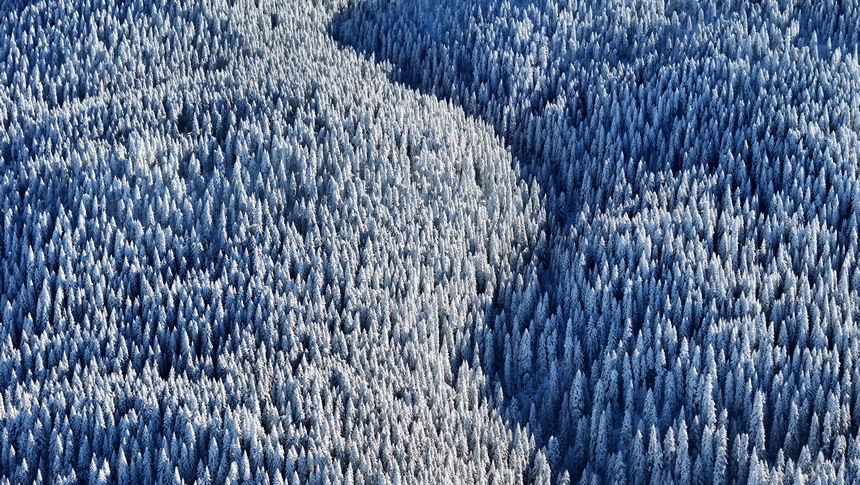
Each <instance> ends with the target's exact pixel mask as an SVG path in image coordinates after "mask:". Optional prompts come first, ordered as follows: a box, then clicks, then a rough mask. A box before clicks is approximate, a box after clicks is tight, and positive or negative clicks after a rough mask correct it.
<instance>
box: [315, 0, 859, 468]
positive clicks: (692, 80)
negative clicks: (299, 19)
mask: <svg viewBox="0 0 860 485" xmlns="http://www.w3.org/2000/svg"><path fill="white" fill-rule="evenodd" d="M858 25H860V12H858V10H857V7H856V5H848V4H837V3H835V2H800V3H791V2H789V3H785V2H782V3H778V2H765V3H763V4H758V3H754V2H743V1H731V2H700V3H693V2H626V1H606V2H578V1H571V2H567V1H562V2H555V1H552V0H548V1H544V0H539V1H535V2H498V3H490V4H488V3H485V2H460V3H458V4H457V5H450V4H446V3H440V2H426V1H412V2H409V1H406V2H381V1H380V2H360V3H358V4H357V5H356V6H355V7H354V8H352V9H350V10H347V11H346V12H345V13H343V14H342V15H341V17H340V18H339V19H338V21H336V22H335V24H334V25H333V26H332V28H331V31H332V33H333V35H335V36H336V37H337V38H338V39H340V40H341V42H343V43H344V44H346V45H351V46H354V47H355V48H357V49H358V50H360V51H363V52H365V53H366V54H373V56H374V58H375V59H381V60H388V61H390V62H391V64H392V65H393V70H392V74H391V77H392V79H393V80H395V81H398V82H402V83H404V84H406V85H409V86H412V87H414V88H417V89H419V90H421V91H423V92H426V93H432V94H434V95H436V96H439V97H442V98H447V99H451V100H452V101H453V102H454V104H456V105H459V106H461V107H462V108H463V109H464V111H466V112H467V113H468V114H471V115H473V116H476V117H478V118H481V119H484V120H485V121H487V122H488V123H489V124H491V125H493V127H494V128H495V129H496V131H497V132H498V133H499V134H500V135H501V136H502V137H503V138H504V140H505V143H506V144H507V145H508V146H510V147H511V150H512V153H513V154H514V156H515V159H517V160H518V161H519V163H520V166H521V167H523V171H524V172H525V177H526V180H528V181H529V183H530V184H531V185H535V184H537V185H539V187H540V191H539V192H534V191H533V192H532V193H533V194H534V193H539V194H540V195H541V196H543V197H544V199H542V201H543V202H544V204H545V207H546V211H547V224H546V226H545V227H546V230H545V231H546V234H547V246H546V247H547V248H548V251H546V250H545V251H536V254H537V255H538V260H537V262H533V264H529V265H527V266H526V267H523V268H522V269H520V270H518V274H520V275H522V278H521V279H520V278H519V276H518V277H517V278H514V279H512V280H510V281H504V282H502V286H501V288H500V290H499V292H500V297H499V298H498V304H497V305H496V306H495V307H494V308H495V310H496V315H497V317H496V318H495V319H494V322H493V323H494V327H493V333H494V338H493V349H494V350H493V351H494V353H495V356H494V358H493V360H492V363H490V361H489V359H485V368H486V370H485V373H486V374H487V375H493V376H497V378H498V379H499V380H500V384H501V387H502V388H503V389H504V390H505V393H506V394H505V396H506V398H508V399H510V401H509V402H508V403H507V406H506V408H505V413H506V416H508V417H509V418H510V419H511V422H512V423H513V422H518V423H523V424H527V425H528V426H529V431H530V432H531V433H532V434H533V435H534V436H535V440H536V444H537V446H538V447H539V448H541V449H542V452H543V455H544V456H549V455H550V454H551V453H550V452H549V451H548V449H549V448H550V446H552V447H553V449H558V450H561V451H560V453H559V454H560V455H561V459H560V460H559V461H558V462H557V463H553V467H552V470H553V473H554V477H558V478H559V479H561V478H563V477H564V474H563V472H565V471H566V472H567V473H568V474H569V475H568V476H569V478H570V479H572V480H573V481H579V482H580V483H613V482H615V481H618V480H620V481H621V482H625V481H626V482H628V483H672V482H674V483H691V482H693V483H764V482H771V483H773V482H776V483H807V482H810V483H811V482H813V481H814V480H817V479H821V480H824V481H825V482H827V483H836V482H837V481H842V482H852V481H856V480H857V479H858V478H857V476H858V475H857V471H858V470H857V467H858V462H857V453H858V450H860V443H858V442H857V439H858V424H860V422H858V421H857V413H858V411H857V408H856V407H857V405H858V401H857V387H856V385H855V384H854V383H853V379H854V377H853V376H856V375H857V368H856V363H855V359H856V355H857V351H858V347H857V345H858V344H857V339H856V337H855V336H854V333H855V332H856V329H855V324H854V320H855V318H856V311H857V309H856V304H855V301H856V300H857V294H856V292H857V291H858V287H857V285H856V283H857V282H858V281H860V280H858V279H857V277H856V275H857V274H858V267H857V265H856V252H857V229H858V228H857V202H856V201H857V193H858V183H857V175H856V170H857V162H858V153H860V152H858V148H860V143H858V136H857V135H858V130H860V118H858V115H857V113H858V111H857V108H856V99H857V96H858V93H860V78H858V76H860V66H858V57H857V47H858V43H860V42H858V32H860V29H858V28H857V26H858ZM410 50H411V52H410ZM553 368H555V369H557V370H556V372H555V373H553V372H552V371H551V369H553ZM547 369H550V370H549V371H547ZM825 415H826V416H828V417H826V418H825V417H824V416H825ZM825 422H827V423H829V425H827V424H824V423H825ZM825 443H827V444H826V445H825ZM535 463H537V462H535ZM541 466H542V462H541Z"/></svg>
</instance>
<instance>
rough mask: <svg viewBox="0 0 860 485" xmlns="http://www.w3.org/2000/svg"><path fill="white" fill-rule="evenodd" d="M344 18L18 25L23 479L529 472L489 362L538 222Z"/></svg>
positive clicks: (196, 16) (523, 445) (470, 144)
mask: <svg viewBox="0 0 860 485" xmlns="http://www.w3.org/2000/svg"><path fill="white" fill-rule="evenodd" d="M335 7H336V6H316V7H315V6H312V5H309V4H304V3H295V4H293V3H290V4H284V3H283V2H278V3H274V2H272V3H263V4H258V3H255V2H250V3H236V4H232V3H226V2H206V3H203V4H199V5H193V6H188V7H180V6H178V4H170V3H167V4H163V3H155V4H143V3H140V2H128V3H120V4H107V3H93V2H67V3H61V4H56V5H55V4H50V3H45V2H42V3H34V4H31V5H27V6H26V7H24V6H22V8H20V9H18V10H15V9H13V8H12V7H9V6H7V7H3V9H4V14H3V18H4V20H3V24H2V38H3V39H4V41H3V42H2V43H0V58H2V59H3V60H2V61H0V62H2V64H0V72H2V73H4V74H0V76H5V77H3V82H2V83H0V122H2V127H3V129H0V157H2V174H0V204H2V215H0V221H2V241H0V250H2V252H0V254H2V256H0V288H2V291H0V306H2V309H0V312H2V313H0V314H2V326H0V450H2V451H0V478H2V481H3V483H34V482H40V483H144V484H149V483H171V484H172V483H185V484H190V483H200V484H206V483H213V484H222V483H260V484H264V483H268V484H278V483H290V484H294V483H295V484H297V483H356V484H359V483H428V482H432V481H436V482H439V483H457V482H461V481H462V482H464V483H465V482H491V481H495V482H497V483H517V482H522V481H523V480H528V479H529V477H531V476H532V475H531V469H530V468H528V465H529V462H530V460H531V457H532V454H533V452H534V442H533V440H532V439H531V438H530V435H529V434H528V432H527V431H525V429H523V428H521V427H517V426H507V425H506V423H505V421H504V419H503V417H502V416H501V414H500V411H499V410H500V409H501V408H500V406H499V403H497V402H496V396H497V395H498V396H501V394H498V393H496V392H495V389H494V388H493V387H491V386H490V384H489V380H488V379H487V378H486V376H485V375H484V374H483V368H482V367H481V364H480V362H481V359H482V355H481V352H482V350H481V349H483V348H484V342H485V341H486V340H488V339H491V337H490V335H491V334H490V333H489V327H488V326H487V323H486V318H487V315H488V312H489V306H490V305H491V304H492V299H493V296H494V295H495V294H496V291H497V288H498V286H499V284H500V281H502V280H504V279H510V278H511V277H512V274H513V270H514V268H517V267H520V266H522V262H521V260H522V259H523V258H528V257H529V255H530V254H531V249H530V248H531V247H532V246H534V245H535V244H536V242H537V241H538V239H539V231H540V226H541V224H542V215H541V213H540V210H539V207H537V206H536V205H535V204H534V203H532V202H531V201H532V198H531V197H530V195H529V188H528V187H527V186H526V184H525V183H524V182H522V181H521V180H520V178H519V177H518V174H517V171H516V168H515V164H514V163H513V160H512V158H511V156H510V154H509V153H508V152H507V151H506V150H505V148H504V146H503V145H502V144H501V143H500V141H499V139H498V137H497V136H496V135H495V134H494V133H493V131H492V129H491V128H490V127H488V126H486V125H484V124H482V123H481V122H477V121H475V120H473V119H471V118H468V117H467V116H466V115H465V114H464V113H463V112H462V110H458V109H454V108H453V107H452V106H451V105H450V103H447V102H440V101H438V100H435V99H432V98H428V97H425V96H421V95H420V94H418V93H415V92H414V91H412V90H409V89H406V88H403V87H400V86H395V85H392V84H391V83H390V82H388V80H387V79H386V77H385V73H384V72H383V71H382V70H380V69H379V67H377V66H375V65H374V64H372V63H369V62H367V61H365V60H364V59H362V58H361V57H360V56H358V55H356V54H355V53H351V54H350V53H344V52H343V51H342V50H341V49H340V48H339V47H338V45H337V44H336V42H335V41H334V40H333V39H332V38H331V37H330V36H329V35H328V34H327V32H326V28H327V25H328V23H329V22H330V20H331V17H332V15H333V13H334V11H335ZM476 348H477V350H475V349H476ZM499 399H503V397H499ZM542 470H543V471H542V472H541V473H543V475H541V476H547V474H548V473H549V468H544V469H542Z"/></svg>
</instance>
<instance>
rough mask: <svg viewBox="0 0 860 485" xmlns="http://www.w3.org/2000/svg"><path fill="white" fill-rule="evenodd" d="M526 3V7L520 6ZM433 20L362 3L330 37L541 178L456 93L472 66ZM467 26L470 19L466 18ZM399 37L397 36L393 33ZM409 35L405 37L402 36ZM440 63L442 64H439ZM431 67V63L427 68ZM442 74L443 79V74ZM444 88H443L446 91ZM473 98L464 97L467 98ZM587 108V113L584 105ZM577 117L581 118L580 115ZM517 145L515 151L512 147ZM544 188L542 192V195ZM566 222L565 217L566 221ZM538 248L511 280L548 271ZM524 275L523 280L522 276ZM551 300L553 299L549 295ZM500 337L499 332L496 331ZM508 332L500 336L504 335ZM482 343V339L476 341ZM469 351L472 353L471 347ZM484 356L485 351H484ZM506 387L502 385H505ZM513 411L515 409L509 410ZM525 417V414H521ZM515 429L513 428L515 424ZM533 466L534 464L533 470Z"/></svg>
mask: <svg viewBox="0 0 860 485" xmlns="http://www.w3.org/2000/svg"><path fill="white" fill-rule="evenodd" d="M519 3H522V4H525V3H526V2H519ZM434 20H435V19H434V18H433V15H432V14H431V13H429V12H423V11H422V7H421V5H420V2H419V1H418V0H407V1H399V2H389V1H387V0H369V1H366V2H361V3H359V4H357V5H354V6H351V7H349V8H347V9H344V10H343V11H341V12H340V13H339V14H337V15H336V16H335V17H334V20H333V21H332V23H331V24H330V26H329V34H330V35H331V36H332V37H333V38H334V39H335V40H336V41H337V42H338V43H339V44H340V45H341V46H350V47H353V48H354V49H355V50H356V51H358V52H359V53H360V54H362V55H364V56H365V58H366V59H367V60H368V61H372V62H386V61H387V62H390V63H391V64H392V70H391V71H390V73H389V79H390V81H391V82H393V83H399V84H403V85H405V86H408V87H410V88H411V89H414V90H416V91H419V92H421V93H423V94H426V95H433V96H436V97H438V98H440V99H447V100H450V101H451V102H452V103H453V104H454V105H455V106H458V107H461V108H463V109H464V111H465V112H466V114H467V115H468V116H473V117H475V118H478V119H481V120H483V121H485V122H486V123H488V124H489V125H491V126H493V127H494V130H495V132H496V133H497V134H498V135H499V137H500V139H501V140H502V141H503V142H504V143H505V144H506V145H508V146H509V147H512V150H511V151H512V153H513V156H514V159H515V160H517V161H518V163H519V166H520V169H521V177H522V178H524V179H526V181H528V182H532V181H533V179H535V174H536V173H540V170H535V169H536V168H537V167H533V166H532V165H535V164H537V163H540V162H539V160H540V157H539V156H538V155H537V154H536V153H532V152H529V151H528V150H527V149H526V147H525V146H524V144H520V143H516V142H514V143H512V142H511V139H510V135H511V134H510V133H508V132H506V131H505V130H504V129H502V128H501V127H499V126H494V124H493V120H492V119H490V118H488V117H487V116H483V115H482V113H483V112H485V111H486V109H487V106H486V105H474V106H466V105H465V104H464V100H463V99H461V98H460V97H459V96H458V95H457V93H456V92H452V90H454V91H455V90H456V88H455V87H453V86H454V85H472V82H473V75H474V74H473V66H472V65H471V62H470V61H469V60H468V59H465V58H462V57H459V56H457V57H455V58H452V57H449V46H448V45H446V43H445V42H443V41H442V40H441V38H442V37H443V35H438V34H437V32H436V31H435V27H434ZM462 20H463V21H465V20H466V19H462ZM394 32H397V33H398V34H395V33H394ZM404 33H406V34H404ZM395 35H406V36H412V37H410V38H409V42H411V44H410V45H411V46H413V47H414V48H413V49H412V50H411V52H407V49H405V48H401V46H400V42H399V41H397V40H395V41H392V42H388V39H389V37H390V36H395ZM440 60H441V61H440ZM428 64H432V67H429V66H428ZM440 73H441V74H440ZM439 76H441V78H442V83H439V82H434V78H435V77H439ZM443 86H444V87H443ZM471 94H472V93H462V95H463V96H464V97H466V98H468V97H469V96H470V95H471ZM546 101H547V99H541V102H540V103H536V105H535V106H534V107H533V108H532V110H531V111H530V112H528V113H519V114H518V115H519V116H520V117H522V118H523V119H525V118H526V117H528V116H529V115H530V114H536V113H539V111H540V110H541V109H542V106H538V105H537V104H545V103H546ZM581 102H582V103H583V106H582V108H583V110H584V100H582V101H581ZM578 116H582V113H581V112H580V113H579V114H578ZM512 145H513V146H512ZM536 181H537V182H538V184H539V185H540V183H541V182H544V183H546V182H548V181H544V180H541V178H539V177H538V179H537V180H536ZM543 192H544V191H543V189H541V193H543ZM563 220H564V219H563V218H562V221H563ZM551 227H552V223H551V222H549V223H547V224H546V227H544V228H543V229H544V231H545V232H549V230H550V228H551ZM534 249H535V248H528V250H527V253H528V254H525V255H524V258H523V261H525V263H524V264H523V267H521V268H514V274H513V275H512V279H515V278H516V276H517V274H522V273H524V272H525V271H527V268H528V266H529V264H528V262H529V261H532V260H533V261H532V262H533V263H534V265H535V267H536V270H537V271H538V272H539V273H538V274H540V273H541V272H543V270H544V268H543V267H544V266H546V264H548V261H545V259H548V256H547V255H538V254H536V253H535V252H534ZM524 276H525V275H524ZM544 279H545V278H542V277H539V278H538V281H537V284H539V285H540V286H546V288H543V289H541V292H546V291H550V292H551V291H552V288H551V286H550V284H549V282H547V281H541V280H544ZM511 284H513V281H506V282H503V283H500V284H499V285H497V287H496V288H495V291H494V295H493V300H492V303H491V305H490V307H489V308H487V309H486V315H485V321H486V322H487V323H488V325H490V326H491V327H492V326H493V322H495V321H496V320H495V319H496V316H497V314H498V313H500V312H501V309H502V308H503V306H505V305H504V301H501V300H502V297H501V296H500V292H499V288H501V287H503V285H511ZM551 299H553V296H552V295H551ZM494 333H497V332H494ZM503 333H504V332H502V335H503ZM498 337H499V335H495V337H494V339H493V342H494V349H493V353H494V359H493V360H494V361H495V362H504V355H503V342H501V341H500V339H499V338H498ZM478 340H480V339H478ZM477 344H478V346H479V347H483V346H484V343H483V342H480V341H478V342H477ZM471 345H473V343H472V342H461V343H460V346H461V348H460V349H458V351H456V352H454V355H456V356H459V357H453V359H455V361H454V362H452V363H451V368H452V369H459V368H460V363H461V361H463V360H466V357H465V356H468V355H470V354H471V353H472V352H473V350H472V348H471ZM467 347H468V348H467ZM479 351H480V352H481V354H482V356H483V355H484V354H485V352H486V349H484V348H480V349H479ZM481 361H482V363H481V365H482V370H483V372H484V375H486V376H488V377H490V379H489V381H488V383H487V384H488V387H489V388H487V389H484V393H485V395H492V394H493V392H494V389H492V387H493V386H495V385H496V383H495V381H494V380H493V378H492V376H499V375H502V369H501V368H500V366H499V365H493V364H490V365H488V364H487V362H486V359H483V358H482V359H481ZM502 384H503V385H504V383H502ZM511 404H513V401H511V399H510V398H509V397H508V396H506V399H505V402H504V404H503V405H502V407H503V409H500V410H499V411H500V413H501V414H502V415H503V416H508V417H514V422H517V421H518V422H519V424H520V425H521V426H523V427H525V426H527V425H528V423H529V419H528V418H529V416H528V410H525V413H522V412H518V411H517V404H514V406H511ZM511 408H512V409H511ZM523 414H524V415H523ZM511 425H513V423H511ZM543 441H544V442H538V443H537V445H538V448H539V447H541V446H542V445H545V444H546V443H545V441H546V440H543ZM530 466H531V465H530Z"/></svg>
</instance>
